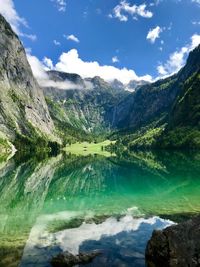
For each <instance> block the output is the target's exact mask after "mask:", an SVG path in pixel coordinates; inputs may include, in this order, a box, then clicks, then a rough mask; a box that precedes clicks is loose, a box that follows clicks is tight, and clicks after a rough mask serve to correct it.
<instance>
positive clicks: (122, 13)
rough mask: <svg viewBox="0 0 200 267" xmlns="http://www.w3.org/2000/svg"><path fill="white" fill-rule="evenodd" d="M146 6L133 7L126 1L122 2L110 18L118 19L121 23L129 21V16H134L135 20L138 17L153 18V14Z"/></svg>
mask: <svg viewBox="0 0 200 267" xmlns="http://www.w3.org/2000/svg"><path fill="white" fill-rule="evenodd" d="M146 7H147V5H146V4H141V5H131V4H130V3H129V2H127V1H126V0H123V1H121V2H120V4H119V5H117V6H115V7H114V9H113V12H112V14H109V17H110V18H113V17H114V18H117V19H119V20H120V21H124V22H126V21H128V15H130V16H132V18H133V19H137V17H143V18H151V17H152V16H153V13H152V12H151V11H149V10H147V9H146Z"/></svg>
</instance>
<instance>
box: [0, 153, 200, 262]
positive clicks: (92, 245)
mask: <svg viewBox="0 0 200 267" xmlns="http://www.w3.org/2000/svg"><path fill="white" fill-rule="evenodd" d="M199 212H200V155H199V154H195V153H192V154H185V153H180V152H179V153H170V152H168V153H167V152H166V153H158V152H157V153H155V152H148V153H147V152H146V153H144V152H137V153H132V155H129V156H126V157H123V158H117V157H113V158H103V157H99V156H96V157H90V156H88V157H79V158H77V157H75V156H69V155H66V156H63V155H59V156H57V157H53V158H49V159H44V160H40V161H38V160H36V159H33V158H30V159H29V160H23V161H22V160H21V159H19V158H16V159H11V160H10V161H9V162H7V163H5V164H2V165H1V169H0V236H1V240H0V256H1V257H0V266H6V267H8V266H19V265H20V266H22V267H26V266H29V267H30V266H41V267H45V266H51V265H50V260H51V258H52V257H53V256H55V255H57V254H58V253H59V252H60V251H65V250H67V251H69V252H71V253H74V254H76V253H78V252H80V251H92V250H96V249H98V250H100V251H101V252H102V254H101V255H100V256H98V257H97V258H96V259H95V260H94V261H93V262H92V263H90V264H88V265H86V266H136V267H137V266H145V259H144V253H145V247H146V243H147V241H148V240H149V238H150V237H151V234H152V231H153V230H154V229H162V228H164V227H166V226H168V225H170V224H172V221H177V220H181V219H182V218H186V217H189V216H191V215H193V214H196V213H199ZM168 219H170V220H168Z"/></svg>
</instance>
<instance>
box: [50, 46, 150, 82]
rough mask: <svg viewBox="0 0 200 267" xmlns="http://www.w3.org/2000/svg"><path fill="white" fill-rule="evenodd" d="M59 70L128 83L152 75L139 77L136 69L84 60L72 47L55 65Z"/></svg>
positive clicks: (148, 78) (147, 79)
mask: <svg viewBox="0 0 200 267" xmlns="http://www.w3.org/2000/svg"><path fill="white" fill-rule="evenodd" d="M55 69H56V70H58V71H63V72H69V73H77V74H79V75H80V76H82V77H83V78H87V77H94V76H100V77H101V78H103V79H104V80H106V81H112V80H114V79H118V80H120V81H121V82H122V83H128V82H130V81H131V80H146V81H151V79H152V77H151V76H150V75H145V76H142V77H139V76H137V75H136V73H135V71H134V70H129V69H127V68H122V69H119V68H116V67H114V66H108V65H100V64H99V63H98V62H97V61H89V62H88V61H83V60H82V59H81V58H80V57H79V54H78V51H77V50H76V49H72V50H70V51H69V52H67V53H62V55H61V56H60V58H59V61H58V63H57V64H56V65H55Z"/></svg>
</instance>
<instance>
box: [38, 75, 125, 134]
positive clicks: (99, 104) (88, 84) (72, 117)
mask: <svg viewBox="0 0 200 267" xmlns="http://www.w3.org/2000/svg"><path fill="white" fill-rule="evenodd" d="M48 74H49V77H50V78H51V79H52V77H53V78H54V81H55V82H59V81H70V82H73V86H77V89H66V90H65V89H57V88H43V91H44V94H45V96H46V99H47V103H48V106H49V110H50V114H51V116H52V118H53V119H54V121H55V124H56V125H57V126H59V124H62V125H63V123H65V124H67V125H68V129H69V126H71V127H73V128H74V129H80V130H82V131H85V132H87V133H92V134H100V133H103V132H109V131H110V130H111V129H112V120H110V119H111V117H112V116H111V117H110V115H109V114H110V111H111V112H112V107H113V106H115V105H117V104H118V102H119V101H120V100H121V99H123V98H124V97H125V96H127V95H129V92H126V91H125V90H124V89H123V88H117V89H116V88H113V87H112V86H111V85H110V84H109V83H107V82H105V81H104V80H103V79H101V78H99V77H94V78H87V79H84V80H83V79H82V78H81V77H80V76H75V75H74V74H68V73H65V74H64V73H62V72H61V73H59V72H55V71H54V72H48ZM55 74H56V75H55ZM60 128H61V127H60ZM60 130H61V129H60Z"/></svg>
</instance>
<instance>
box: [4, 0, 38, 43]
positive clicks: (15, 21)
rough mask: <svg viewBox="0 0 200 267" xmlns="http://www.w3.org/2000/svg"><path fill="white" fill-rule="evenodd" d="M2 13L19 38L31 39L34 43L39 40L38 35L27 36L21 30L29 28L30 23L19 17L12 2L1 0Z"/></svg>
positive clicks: (10, 0)
mask: <svg viewBox="0 0 200 267" xmlns="http://www.w3.org/2000/svg"><path fill="white" fill-rule="evenodd" d="M0 13H1V14H2V15H3V16H4V17H5V18H6V20H7V21H8V22H9V23H10V25H11V27H12V29H13V30H14V32H15V33H17V34H18V35H19V36H21V37H26V38H29V39H30V40H32V41H35V40H36V39H37V36H36V35H34V34H27V33H24V32H22V31H21V30H20V27H21V26H24V27H27V28H28V23H27V21H26V20H25V19H24V18H22V17H20V16H19V14H18V13H17V11H16V10H15V6H14V3H13V1H12V0H0Z"/></svg>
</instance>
